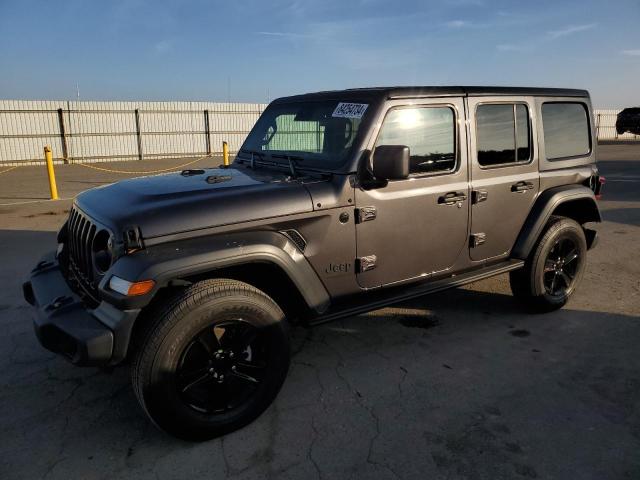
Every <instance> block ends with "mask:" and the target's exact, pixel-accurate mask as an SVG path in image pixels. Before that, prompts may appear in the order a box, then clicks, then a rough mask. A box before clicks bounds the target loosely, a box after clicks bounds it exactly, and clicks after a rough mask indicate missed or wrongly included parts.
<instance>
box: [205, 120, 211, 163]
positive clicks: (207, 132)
mask: <svg viewBox="0 0 640 480" xmlns="http://www.w3.org/2000/svg"><path fill="white" fill-rule="evenodd" d="M204 134H205V145H206V149H207V155H211V130H210V128H209V110H205V111H204Z"/></svg>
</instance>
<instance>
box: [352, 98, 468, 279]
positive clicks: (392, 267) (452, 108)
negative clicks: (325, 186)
mask: <svg viewBox="0 0 640 480" xmlns="http://www.w3.org/2000/svg"><path fill="white" fill-rule="evenodd" d="M460 125H462V126H463V127H462V128H461V127H460ZM378 145H406V146H408V147H409V149H410V154H411V167H410V172H411V173H410V176H409V178H407V179H403V180H392V181H389V183H388V184H387V185H386V186H385V187H383V188H374V189H369V190H367V189H364V188H357V189H356V207H357V209H358V210H357V211H358V212H359V216H360V220H359V223H357V225H356V236H357V242H356V243H357V255H358V258H359V263H360V269H359V273H358V275H357V279H358V283H359V284H360V286H362V287H364V288H371V287H378V286H381V285H390V284H393V283H398V282H403V281H407V280H412V279H421V278H427V277H429V276H431V275H433V274H434V273H436V272H442V271H445V270H447V269H449V267H451V266H452V265H453V264H454V262H455V261H456V260H457V259H458V257H459V256H460V255H461V254H464V255H466V252H467V249H466V245H467V235H468V216H469V182H468V170H467V149H466V131H465V128H464V103H463V99H462V98H445V99H442V98H439V99H437V98H434V99H424V100H419V101H410V100H397V101H393V102H390V103H389V106H388V109H387V110H386V112H385V113H384V115H383V118H382V119H381V127H380V129H379V131H378V132H376V136H375V140H372V145H371V148H373V149H374V151H375V146H378Z"/></svg>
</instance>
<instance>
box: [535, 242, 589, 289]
mask: <svg viewBox="0 0 640 480" xmlns="http://www.w3.org/2000/svg"><path fill="white" fill-rule="evenodd" d="M581 262H582V258H581V257H580V253H579V250H578V246H577V245H576V243H575V242H574V241H573V239H571V238H567V237H565V238H560V239H559V240H558V241H557V242H556V243H555V245H554V246H553V247H552V248H551V250H550V251H549V255H548V256H547V259H546V261H545V264H544V280H543V282H544V288H545V290H546V292H547V293H548V294H549V295H553V296H564V295H566V293H567V292H568V291H571V290H572V289H573V286H574V281H575V278H576V273H577V272H578V271H579V268H580V264H581Z"/></svg>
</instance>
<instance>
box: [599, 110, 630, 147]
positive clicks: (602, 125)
mask: <svg viewBox="0 0 640 480" xmlns="http://www.w3.org/2000/svg"><path fill="white" fill-rule="evenodd" d="M621 111H622V109H618V110H594V112H593V118H594V120H595V123H596V135H597V137H598V140H600V141H602V140H604V141H640V135H634V134H632V133H628V132H626V133H623V134H619V133H618V132H617V131H616V120H617V119H618V113H620V112H621Z"/></svg>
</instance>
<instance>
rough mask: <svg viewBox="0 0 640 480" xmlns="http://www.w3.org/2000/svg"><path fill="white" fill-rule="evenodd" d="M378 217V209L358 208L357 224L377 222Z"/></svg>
mask: <svg viewBox="0 0 640 480" xmlns="http://www.w3.org/2000/svg"><path fill="white" fill-rule="evenodd" d="M377 216H378V210H377V209H376V207H360V208H356V223H364V222H368V221H370V220H375V219H376V217H377Z"/></svg>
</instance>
